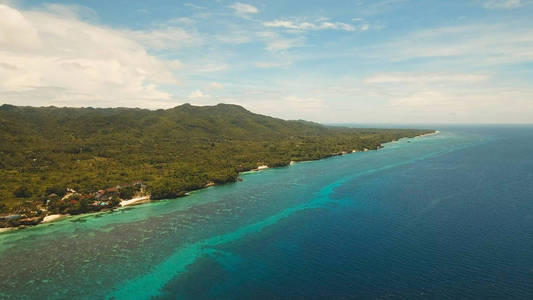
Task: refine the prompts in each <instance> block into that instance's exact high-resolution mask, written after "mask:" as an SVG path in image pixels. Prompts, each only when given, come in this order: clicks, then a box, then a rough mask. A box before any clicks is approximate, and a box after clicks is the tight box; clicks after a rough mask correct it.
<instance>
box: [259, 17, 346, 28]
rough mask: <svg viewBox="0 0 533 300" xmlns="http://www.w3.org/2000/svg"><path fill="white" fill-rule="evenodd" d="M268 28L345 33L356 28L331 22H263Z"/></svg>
mask: <svg viewBox="0 0 533 300" xmlns="http://www.w3.org/2000/svg"><path fill="white" fill-rule="evenodd" d="M263 25H264V26H266V27H274V28H284V29H290V30H298V31H305V30H326V29H330V30H343V31H355V30H356V28H355V27H354V26H353V25H350V24H347V23H342V22H329V21H323V19H321V21H315V22H312V21H297V20H287V19H286V20H274V21H270V22H263Z"/></svg>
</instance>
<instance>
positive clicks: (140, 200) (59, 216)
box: [0, 130, 440, 234]
mask: <svg viewBox="0 0 533 300" xmlns="http://www.w3.org/2000/svg"><path fill="white" fill-rule="evenodd" d="M439 133H440V131H439V130H435V131H433V132H430V133H424V134H421V135H417V136H414V137H405V138H400V139H398V140H393V141H390V142H385V143H383V144H380V145H379V146H378V147H377V148H376V149H367V148H363V150H355V149H354V150H352V151H343V152H340V153H332V154H331V155H330V156H326V157H322V158H318V159H311V160H302V161H293V160H291V161H290V162H289V163H288V164H287V165H284V166H278V167H269V166H268V165H260V166H258V167H257V168H254V169H251V170H248V171H243V172H239V174H238V175H239V176H240V175H245V174H250V173H255V172H259V171H264V170H268V169H273V168H282V167H289V166H292V165H294V164H297V163H305V162H312V161H318V160H322V159H327V158H331V157H335V156H343V155H347V154H355V153H360V152H367V151H371V150H375V151H377V150H379V149H381V148H383V147H384V146H383V145H385V144H388V143H394V142H397V141H399V140H402V139H415V138H422V137H426V136H431V135H436V134H439ZM237 181H239V180H237ZM237 181H236V182H237ZM227 183H230V182H226V183H221V184H215V183H214V182H209V183H207V184H206V185H205V186H204V187H203V188H201V189H198V190H194V191H188V192H186V193H185V196H188V195H190V193H191V192H196V191H201V190H204V189H206V188H208V187H211V186H217V185H223V184H227ZM178 198H179V197H178ZM149 202H152V200H151V197H150V195H147V196H142V197H137V198H132V199H129V200H122V201H120V203H119V205H118V206H117V207H114V208H112V210H113V209H116V208H123V207H128V206H134V205H140V204H144V203H149ZM88 214H91V213H84V214H80V215H88ZM80 215H76V216H80ZM69 217H74V216H72V215H62V214H51V215H47V216H45V217H44V218H43V219H42V221H41V222H39V223H38V224H35V225H29V226H18V227H2V228H0V234H2V233H6V232H10V231H14V230H18V229H23V228H27V227H34V226H38V225H40V224H49V223H52V222H54V221H59V220H63V219H65V218H69Z"/></svg>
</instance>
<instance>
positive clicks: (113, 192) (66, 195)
mask: <svg viewBox="0 0 533 300" xmlns="http://www.w3.org/2000/svg"><path fill="white" fill-rule="evenodd" d="M48 191H49V193H48V195H47V196H46V198H45V199H43V202H42V204H41V205H39V206H37V205H35V204H34V203H24V204H23V205H21V206H20V207H19V208H18V209H17V211H16V212H15V213H11V214H6V215H0V228H6V227H21V226H31V225H37V224H39V223H43V222H49V221H52V220H55V219H58V218H60V217H61V216H64V215H78V214H82V213H91V212H99V211H105V210H110V209H113V208H116V207H119V206H126V205H131V204H137V203H139V202H142V201H148V200H149V199H150V196H149V195H147V192H146V185H145V184H143V183H142V181H136V182H132V183H123V184H119V185H116V186H113V187H109V188H106V189H101V190H98V191H96V192H92V193H88V194H83V193H80V192H77V191H75V190H74V189H71V188H67V189H59V188H50V189H49V190H48Z"/></svg>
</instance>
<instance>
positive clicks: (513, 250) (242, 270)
mask: <svg viewBox="0 0 533 300" xmlns="http://www.w3.org/2000/svg"><path fill="white" fill-rule="evenodd" d="M436 129H439V130H440V131H441V132H440V133H439V134H437V135H432V136H427V137H420V138H413V139H402V140H400V141H397V142H393V143H389V144H386V145H385V147H384V148H382V149H380V150H377V151H368V152H360V153H354V154H349V155H344V156H338V157H333V158H329V159H324V160H320V161H313V162H303V163H298V164H294V165H292V166H289V167H284V168H278V169H268V170H265V171H261V172H255V173H247V174H243V175H242V178H243V182H238V183H235V184H228V185H224V186H216V187H212V188H208V189H205V190H202V191H198V192H194V193H192V194H191V195H190V196H188V197H184V198H180V199H173V200H164V201H159V202H153V203H149V204H145V205H140V206H136V207H130V208H125V209H121V210H118V211H115V212H111V213H104V214H94V215H86V216H81V217H75V218H69V219H65V220H62V221H58V222H55V223H50V224H45V225H39V226H37V227H33V228H29V229H25V230H18V231H14V232H9V233H3V234H0V298H2V299H3V298H7V299H9V298H13V299H19V298H20V299H44V298H46V299H55V298H57V299H102V298H108V299H112V298H115V299H149V298H154V299H286V298H291V299H316V298H323V299H389V298H392V299H533V127H531V126H530V127H527V126H500V127H497V126H469V127H461V126H439V127H436Z"/></svg>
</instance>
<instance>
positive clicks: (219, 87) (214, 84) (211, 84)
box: [209, 81, 224, 89]
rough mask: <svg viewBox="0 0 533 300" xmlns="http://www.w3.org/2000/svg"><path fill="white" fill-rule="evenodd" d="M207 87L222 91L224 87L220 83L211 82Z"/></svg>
mask: <svg viewBox="0 0 533 300" xmlns="http://www.w3.org/2000/svg"><path fill="white" fill-rule="evenodd" d="M209 87H210V88H212V89H223V88H224V85H222V83H220V82H216V81H214V82H211V83H210V84H209Z"/></svg>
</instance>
